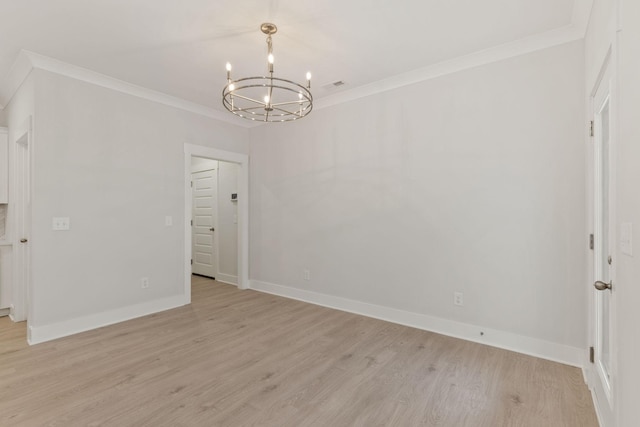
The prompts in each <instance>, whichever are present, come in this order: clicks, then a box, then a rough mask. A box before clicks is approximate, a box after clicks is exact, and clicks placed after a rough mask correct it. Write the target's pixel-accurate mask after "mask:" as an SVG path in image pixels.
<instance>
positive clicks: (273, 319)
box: [0, 278, 597, 427]
mask: <svg viewBox="0 0 640 427" xmlns="http://www.w3.org/2000/svg"><path fill="white" fill-rule="evenodd" d="M24 338H25V325H24V324H12V323H11V322H10V321H9V320H8V319H7V318H1V319H0V426H16V427H18V426H28V427H35V426H64V427H70V426H118V427H123V426H154V427H156V426H172V427H173V426H230V427H234V426H254V425H255V426H278V427H281V426H296V427H297V426H330V427H334V426H366V427H370V426H447V427H448V426H451V427H457V426H487V427H494V426H535V427H542V426H544V427H547V426H576V427H578V426H579V427H589V426H597V421H596V417H595V413H594V409H593V405H592V403H591V398H590V395H589V392H588V390H587V387H586V386H585V384H584V381H583V378H582V374H581V372H580V370H578V369H576V368H572V367H569V366H565V365H561V364H558V363H553V362H549V361H545V360H541V359H536V358H534V357H529V356H524V355H521V354H517V353H513V352H509V351H505V350H499V349H496V348H492V347H487V346H484V345H480V344H474V343H470V342H466V341H462V340H458V339H454V338H448V337H444V336H442V335H438V334H434V333H430V332H425V331H421V330H417V329H413V328H408V327H404V326H399V325H395V324H392V323H387V322H383V321H379V320H375V319H369V318H366V317H362V316H358V315H354V314H349V313H344V312H340V311H336V310H331V309H327V308H322V307H317V306H313V305H309V304H305V303H302V302H298V301H293V300H288V299H285V298H280V297H275V296H271V295H266V294H261V293H258V292H254V291H238V290H237V289H236V288H235V287H233V286H229V285H224V284H220V283H217V282H214V281H210V280H207V279H203V278H194V282H193V304H192V305H191V306H186V307H182V308H178V309H175V310H170V311H167V312H163V313H159V314H155V315H151V316H147V317H144V318H140V319H136V320H132V321H129V322H125V323H121V324H118V325H114V326H109V327H106V328H102V329H99V330H95V331H90V332H86V333H83V334H78V335H75V336H72V337H68V338H63V339H59V340H56V341H53V342H49V343H44V344H39V345H36V346H33V347H29V346H27V345H26V344H25V342H24Z"/></svg>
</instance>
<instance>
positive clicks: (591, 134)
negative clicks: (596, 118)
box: [589, 120, 595, 136]
mask: <svg viewBox="0 0 640 427" xmlns="http://www.w3.org/2000/svg"><path fill="white" fill-rule="evenodd" d="M589 135H590V136H594V135H595V131H594V125H593V120H591V125H590V126H589Z"/></svg>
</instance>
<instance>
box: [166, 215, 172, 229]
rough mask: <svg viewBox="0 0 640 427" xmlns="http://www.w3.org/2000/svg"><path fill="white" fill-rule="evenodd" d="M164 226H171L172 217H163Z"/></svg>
mask: <svg viewBox="0 0 640 427" xmlns="http://www.w3.org/2000/svg"><path fill="white" fill-rule="evenodd" d="M164 225H165V226H166V227H171V226H172V225H173V217H172V216H165V217H164Z"/></svg>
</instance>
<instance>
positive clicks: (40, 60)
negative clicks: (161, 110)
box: [0, 0, 594, 128]
mask: <svg viewBox="0 0 640 427" xmlns="http://www.w3.org/2000/svg"><path fill="white" fill-rule="evenodd" d="M593 1H594V0H575V1H574V7H573V13H572V22H571V24H570V25H568V26H566V27H563V28H559V29H555V30H552V31H548V32H545V33H541V34H537V35H534V36H530V37H527V38H523V39H520V40H516V41H514V42H510V43H506V44H503V45H500V46H496V47H493V48H489V49H485V50H482V51H479V52H475V53H472V54H469V55H465V56H461V57H458V58H454V59H452V60H449V61H443V62H440V63H437V64H433V65H430V66H427V67H424V68H419V69H416V70H412V71H408V72H406V73H402V74H398V75H395V76H393V77H389V78H387V79H383V80H379V81H376V82H373V83H369V84H367V85H363V86H359V87H356V88H353V89H349V90H345V91H342V92H339V93H336V94H333V95H329V96H326V97H323V98H318V99H316V100H315V102H314V106H313V107H314V109H322V108H327V107H331V106H334V105H338V104H342V103H344V102H349V101H353V100H356V99H359V98H363V97H366V96H370V95H375V94H377V93H381V92H386V91H389V90H393V89H397V88H400V87H403V86H408V85H412V84H415V83H419V82H422V81H426V80H431V79H434V78H437V77H442V76H445V75H447V74H452V73H456V72H459V71H463V70H466V69H470V68H474V67H479V66H482V65H486V64H490V63H492V62H497V61H501V60H505V59H509V58H513V57H516V56H520V55H524V54H527V53H532V52H535V51H538V50H542V49H546V48H550V47H554V46H559V45H562V44H565V43H569V42H572V41H575V40H580V39H583V38H584V36H585V34H586V31H587V26H588V24H589V18H590V16H591V10H592V7H593ZM34 68H37V69H42V70H46V71H49V72H52V73H56V74H60V75H63V76H67V77H71V78H73V79H77V80H81V81H84V82H87V83H91V84H94V85H97V86H102V87H105V88H108V89H112V90H115V91H118V92H122V93H126V94H128V95H132V96H136V97H139V98H143V99H147V100H149V101H153V102H157V103H160V104H164V105H167V106H170V107H174V108H178V109H180V110H184V111H189V112H192V113H195V114H199V115H202V116H205V117H209V118H212V119H215V120H220V121H223V122H226V123H230V124H233V125H235V126H240V127H243V128H253V127H256V126H261V125H262V124H263V123H255V122H249V121H247V120H240V119H238V118H237V117H236V116H233V115H229V114H226V112H223V111H219V110H216V109H214V108H211V107H207V106H204V105H201V104H197V103H195V102H191V101H187V100H185V99H182V98H178V97H175V96H171V95H167V94H165V93H162V92H158V91H155V90H151V89H147V88H144V87H142V86H137V85H134V84H131V83H127V82H125V81H123V80H119V79H116V78H113V77H109V76H107V75H104V74H100V73H98V72H95V71H92V70H89V69H86V68H82V67H79V66H76V65H73V64H68V63H66V62H62V61H60V60H57V59H54V58H50V57H47V56H44V55H40V54H37V53H34V52H29V51H26V50H22V51H20V54H19V55H18V58H17V59H16V61H15V62H14V64H13V66H12V67H11V70H10V71H9V73H8V74H7V76H5V79H4V82H3V84H2V85H1V86H0V109H2V108H4V106H6V105H7V104H8V103H9V101H10V100H11V98H12V97H13V95H14V94H15V93H16V91H17V90H18V89H19V88H20V85H21V84H22V82H23V81H24V80H25V79H26V78H27V77H28V75H29V73H31V71H32V70H33V69H34Z"/></svg>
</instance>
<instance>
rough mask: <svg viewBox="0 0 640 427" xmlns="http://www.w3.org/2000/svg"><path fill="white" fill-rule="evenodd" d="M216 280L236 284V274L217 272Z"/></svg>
mask: <svg viewBox="0 0 640 427" xmlns="http://www.w3.org/2000/svg"><path fill="white" fill-rule="evenodd" d="M216 280H217V281H218V282H222V283H226V284H228V285H236V286H238V276H232V275H231V274H223V273H218V274H216Z"/></svg>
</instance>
